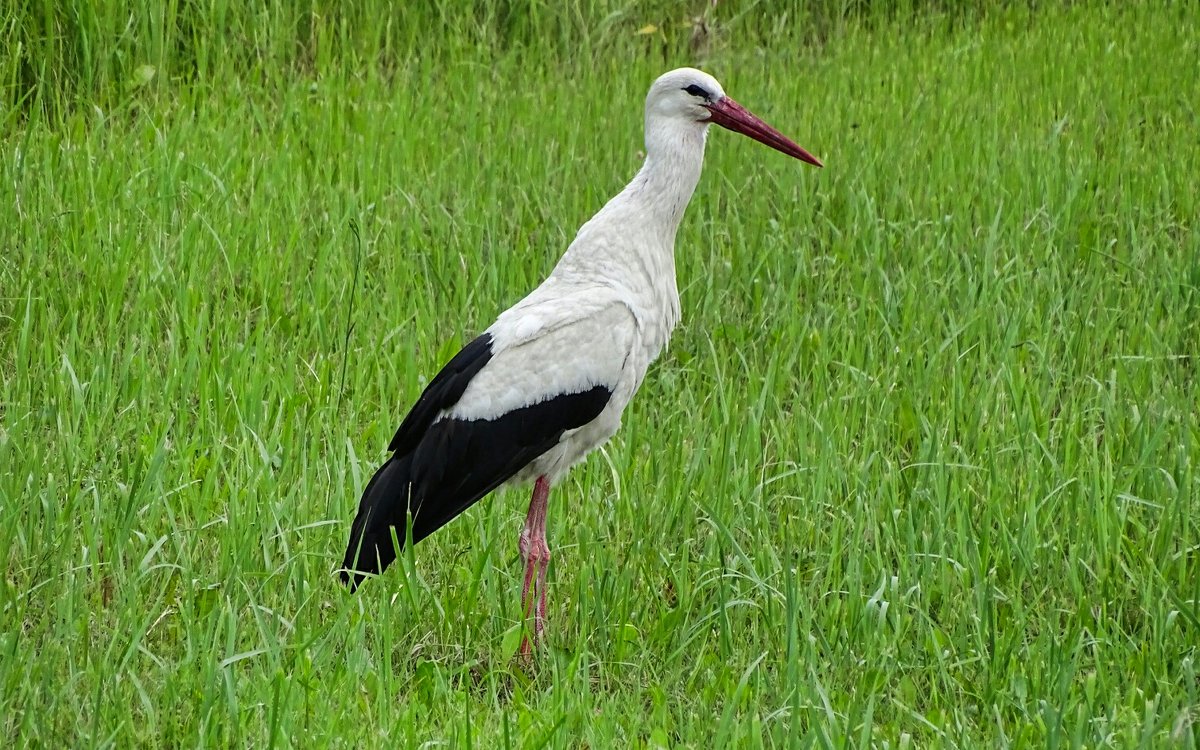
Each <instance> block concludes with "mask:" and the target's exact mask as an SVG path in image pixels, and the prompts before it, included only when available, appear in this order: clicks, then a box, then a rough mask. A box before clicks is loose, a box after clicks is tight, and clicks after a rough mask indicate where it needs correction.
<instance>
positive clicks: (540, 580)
mask: <svg viewBox="0 0 1200 750" xmlns="http://www.w3.org/2000/svg"><path fill="white" fill-rule="evenodd" d="M549 500H550V483H549V482H548V481H546V477H538V478H537V481H536V482H534V483H533V497H532V498H531V499H530V500H529V513H528V515H526V516H525V528H523V529H521V539H520V545H519V546H520V549H521V557H523V558H524V559H525V586H524V587H523V588H522V589H521V611H522V612H523V613H524V615H525V617H527V618H528V617H529V616H530V615H533V642H534V643H537V641H538V639H539V638H540V637H541V635H542V630H543V629H544V628H545V627H546V568H548V567H549V566H550V545H548V544H547V543H546V506H547V504H548V503H549ZM535 569H536V571H535ZM535 572H536V575H537V582H536V583H534V574H535ZM531 584H533V586H534V591H530V585H531ZM535 592H536V594H537V605H536V609H535V606H534V601H533V594H534V593H535ZM532 651H533V649H532V646H531V645H530V643H529V639H528V638H522V639H521V655H522V656H524V657H529V656H530V655H531V654H532Z"/></svg>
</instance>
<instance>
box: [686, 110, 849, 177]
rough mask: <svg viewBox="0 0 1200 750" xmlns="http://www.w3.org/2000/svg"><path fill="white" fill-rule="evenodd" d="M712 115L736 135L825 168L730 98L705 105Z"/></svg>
mask: <svg viewBox="0 0 1200 750" xmlns="http://www.w3.org/2000/svg"><path fill="white" fill-rule="evenodd" d="M704 106H705V107H707V108H708V111H709V112H710V113H711V116H710V117H709V120H710V121H711V122H713V123H714V124H717V125H720V126H721V127H723V128H727V129H729V130H732V131H733V132H735V133H741V134H742V135H748V136H750V137H751V138H753V139H754V140H756V141H758V142H759V143H762V144H765V145H767V146H770V147H771V148H773V149H775V150H776V151H781V152H783V153H785V154H787V155H788V156H791V157H794V158H796V159H799V160H800V161H806V162H808V163H809V164H812V165H813V166H817V167H823V166H825V165H824V164H822V163H821V160H820V159H818V158H817V157H815V156H813V155H812V154H810V153H808V152H807V151H805V150H804V149H802V148H800V147H799V146H798V145H796V143H795V142H793V141H792V140H791V139H789V138H788V137H787V136H785V135H784V134H783V133H780V132H779V131H778V130H776V129H775V128H773V127H771V126H770V125H768V124H766V123H765V122H763V121H762V120H760V119H758V118H757V117H756V116H755V115H754V113H752V112H750V111H749V110H747V109H746V108H745V107H743V106H742V105H740V104H738V103H737V102H735V101H734V100H732V99H730V98H729V97H728V96H727V97H725V98H724V99H721V100H720V101H716V102H713V103H712V104H706V105H704Z"/></svg>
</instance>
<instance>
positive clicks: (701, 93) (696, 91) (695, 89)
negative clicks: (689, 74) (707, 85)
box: [684, 83, 709, 100]
mask: <svg viewBox="0 0 1200 750" xmlns="http://www.w3.org/2000/svg"><path fill="white" fill-rule="evenodd" d="M684 91H686V92H688V93H689V94H691V95H692V96H698V97H700V98H701V99H705V100H707V99H708V98H709V93H708V92H707V91H705V90H704V87H703V86H700V85H698V84H695V83H693V84H692V85H691V86H688V87H687V88H685V89H684Z"/></svg>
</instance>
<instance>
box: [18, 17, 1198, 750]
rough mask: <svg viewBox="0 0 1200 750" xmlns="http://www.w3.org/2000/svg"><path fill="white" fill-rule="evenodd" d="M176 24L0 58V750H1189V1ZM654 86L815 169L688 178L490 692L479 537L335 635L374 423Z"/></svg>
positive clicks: (457, 546) (566, 233) (484, 520)
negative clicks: (527, 613)
mask: <svg viewBox="0 0 1200 750" xmlns="http://www.w3.org/2000/svg"><path fill="white" fill-rule="evenodd" d="M209 4H210V5H211V6H212V8H214V9H220V8H224V11H223V12H222V13H215V11H214V13H215V18H216V20H214V21H213V23H212V28H204V27H202V26H198V25H196V24H195V23H192V21H194V20H195V19H194V17H193V16H194V15H195V14H194V13H193V16H188V17H187V19H185V18H184V12H185V11H186V10H187V8H188V7H189V6H187V5H186V4H185V5H177V4H164V7H167V8H168V9H173V10H170V12H167V13H165V14H164V15H160V16H155V15H154V14H152V13H151V14H143V15H134V16H126V15H123V13H124V12H123V11H119V10H116V9H115V8H116V7H117V4H111V3H107V2H103V3H97V4H96V5H95V7H97V8H102V9H107V10H104V11H103V12H102V11H96V14H97V15H95V17H93V18H91V20H90V21H87V23H84V21H86V20H87V19H84V20H80V19H81V18H83V16H82V15H78V14H77V15H76V16H73V18H75V21H72V23H75V22H77V23H78V24H79V25H78V26H77V27H70V24H69V23H67V22H65V21H64V22H62V24H60V26H53V24H52V21H53V18H54V16H53V12H52V11H51V8H52V7H56V6H52V5H51V4H49V3H47V4H45V7H44V8H43V6H42V5H40V4H34V3H19V4H18V5H19V7H18V9H17V10H9V11H3V12H0V14H7V15H3V24H2V25H3V27H4V28H6V29H8V30H10V31H11V30H13V29H18V28H23V29H25V33H26V36H25V37H20V38H21V39H25V40H26V41H25V42H14V41H13V39H17V38H18V37H12V36H10V38H9V41H8V42H6V44H7V46H6V47H4V48H3V49H5V50H7V53H8V58H7V59H6V60H5V59H0V75H2V76H3V77H4V80H3V81H2V82H0V84H2V85H3V86H4V87H5V88H4V91H5V92H7V93H6V96H5V98H4V100H3V102H2V106H3V107H4V108H5V109H4V110H3V112H2V113H0V114H2V117H3V120H2V123H0V124H2V130H0V135H2V139H3V140H2V148H3V155H2V157H0V198H2V200H0V246H2V248H3V249H2V250H0V551H2V554H3V560H4V563H5V571H6V572H5V575H4V577H3V579H2V581H0V728H2V729H0V736H2V737H3V738H4V739H5V744H6V745H9V746H11V745H14V744H15V745H18V746H41V747H68V746H71V747H106V746H108V747H130V746H144V745H157V746H163V747H173V746H209V747H243V746H296V747H322V746H343V747H372V746H379V747H384V746H386V747H417V746H424V747H439V746H440V747H466V746H475V747H483V748H494V747H522V748H526V747H528V748H532V747H541V746H549V747H589V748H607V747H634V748H637V747H696V748H707V747H739V748H740V747H759V746H771V747H792V746H799V747H810V746H815V747H843V746H854V747H881V748H883V747H886V748H902V747H913V748H917V747H1050V748H1060V747H1062V748H1066V747H1088V748H1095V747H1175V746H1178V747H1190V746H1194V744H1195V743H1196V742H1197V737H1198V735H1200V727H1198V726H1197V723H1196V722H1197V721H1200V665H1198V664H1197V659H1198V657H1200V620H1198V618H1200V478H1198V477H1200V475H1198V474H1197V471H1198V469H1200V416H1198V410H1197V403H1198V402H1200V376H1198V374H1197V366H1198V365H1200V361H1198V357H1200V220H1198V218H1197V216H1198V213H1197V212H1198V210H1200V205H1198V202H1197V197H1196V196H1197V192H1198V191H1197V187H1196V182H1197V175H1198V174H1200V142H1198V140H1197V133H1198V132H1200V112H1198V106H1200V76H1198V75H1197V70H1200V32H1197V30H1196V28H1197V27H1196V22H1195V16H1194V12H1195V9H1194V8H1193V7H1191V6H1190V5H1189V4H1188V3H1159V2H1145V3H1129V4H1119V3H1076V4H1073V5H1072V6H1071V7H1068V8H1059V7H1055V6H1054V4H1052V3H1039V4H1038V5H1042V6H1044V7H1042V8H1041V9H1039V10H1035V11H1031V10H1029V9H1028V8H1027V7H1025V5H1024V4H1016V5H1008V4H1005V5H997V6H995V7H991V8H989V9H987V10H979V11H971V12H966V11H961V10H960V11H958V12H956V13H954V14H953V15H948V12H947V11H945V10H937V9H933V10H927V11H922V12H916V13H912V12H909V11H907V10H905V8H904V7H901V8H898V9H897V8H891V9H888V10H887V11H879V12H867V11H858V12H854V13H848V14H846V15H837V14H836V13H830V14H828V15H823V16H820V17H819V18H818V17H816V16H812V17H806V16H804V15H803V14H801V13H799V12H798V10H797V9H792V11H791V12H790V13H785V12H784V10H783V9H781V8H779V7H774V8H771V7H769V6H767V5H766V4H762V5H758V4H754V3H742V4H737V3H735V4H734V5H732V6H729V5H727V4H719V5H718V6H716V7H712V6H711V5H710V4H709V3H707V2H704V3H695V5H696V7H697V9H696V13H701V12H703V13H705V14H707V16H706V18H705V21H704V23H703V24H702V23H700V22H699V21H697V20H694V19H692V20H688V19H691V17H692V15H693V14H691V12H690V11H689V12H688V13H684V12H682V11H676V12H673V13H672V12H668V11H665V10H662V9H661V8H654V7H650V5H649V4H645V5H634V6H629V7H626V6H622V7H625V10H624V12H622V13H609V12H608V11H609V10H611V8H612V7H617V6H615V5H611V4H609V3H606V2H599V1H597V2H595V3H588V2H579V3H573V4H566V5H564V6H563V7H564V8H567V9H568V10H561V11H559V10H554V11H552V10H551V8H550V6H543V5H540V4H538V3H530V4H529V6H528V8H527V9H526V10H527V11H528V12H527V13H526V14H525V15H521V14H520V12H519V11H513V10H511V8H510V6H509V5H508V4H505V3H500V2H496V3H493V4H488V5H487V6H486V7H489V8H492V9H493V10H496V9H502V10H503V11H504V13H503V14H501V15H502V16H503V17H496V18H492V17H488V18H483V19H482V20H478V19H477V23H476V22H475V21H472V20H471V19H469V18H466V17H460V18H457V19H452V21H453V23H450V22H447V23H448V24H449V25H448V26H446V27H445V29H444V30H443V31H440V32H438V31H432V30H435V29H442V27H441V26H438V25H437V23H436V22H435V21H436V19H432V18H430V17H422V18H404V17H399V18H398V19H397V18H393V19H392V20H391V21H387V20H385V19H381V18H375V19H367V20H366V21H365V22H364V21H363V19H359V22H357V23H355V22H353V20H350V21H346V20H344V19H343V20H339V17H338V16H337V15H336V13H335V12H333V11H326V10H322V9H320V8H316V7H315V6H314V7H313V8H312V9H311V11H310V15H309V16H306V17H307V18H308V19H309V21H310V22H311V23H310V25H309V26H306V27H305V28H304V29H299V28H293V27H292V26H291V25H289V22H288V21H287V19H285V18H282V17H281V16H279V17H277V16H273V15H272V14H271V13H269V12H266V11H263V12H262V13H259V14H257V15H255V14H254V13H253V12H251V11H246V12H245V13H243V14H242V15H237V13H236V12H235V10H234V8H235V6H232V5H230V6H228V7H225V6H224V5H223V4H222V2H220V1H219V0H212V2H211V3H209ZM68 5H69V4H65V5H64V6H63V7H67V6H68ZM400 5H402V6H403V5H404V4H400ZM610 5H611V7H610ZM826 5H830V6H832V5H834V3H827V4H826ZM846 5H847V6H848V7H849V6H855V7H857V6H856V4H853V3H846ZM900 5H904V4H900ZM238 7H240V6H238ZM415 7H419V6H415ZM630 7H631V8H632V10H630ZM822 7H824V6H822ZM950 7H953V6H950ZM60 10H61V8H60ZM193 10H194V7H193ZM426 11H427V12H428V13H432V12H433V11H429V9H428V8H426ZM225 12H227V13H228V17H226V15H225ZM395 12H396V13H397V14H400V16H403V14H404V13H409V12H410V11H406V10H396V11H395ZM411 12H413V13H415V12H416V11H411ZM106 14H107V15H106ZM176 14H177V15H176ZM572 14H576V15H572ZM69 15H70V14H65V15H64V16H63V17H67V16H69ZM189 19H190V20H189ZM314 19H315V20H314ZM60 20H61V19H60ZM184 20H188V21H189V22H188V23H187V24H185V23H184ZM63 24H65V25H63ZM88 24H91V25H90V26H89V25H88ZM422 24H424V25H423V26H422ZM473 24H474V25H473ZM647 24H654V25H656V26H657V27H658V28H657V29H655V30H651V29H648V28H644V27H645V26H646V25H647ZM52 26H53V28H54V29H58V31H55V32H54V33H49V32H46V29H47V28H51V27H52ZM72 28H74V32H72V30H71V29H72ZM39 29H41V31H39ZM80 29H82V31H80ZM422 29H424V31H422ZM639 29H641V30H642V31H645V32H649V33H643V34H638V33H636V32H637V31H638V30H639ZM589 30H594V32H595V33H594V35H592V36H588V32H589ZM301 31H303V32H304V35H305V36H304V39H303V40H301V42H300V43H295V40H294V39H293V38H292V37H293V36H295V35H297V34H300V33H301ZM43 32H45V34H46V35H45V36H43V37H38V34H39V33H43ZM502 32H503V33H502ZM72 33H75V36H74V37H72V36H71V34H72ZM56 34H59V36H55V35H56ZM38 39H41V41H40V42H39V41H38ZM580 39H582V40H585V41H586V43H583V42H580V43H579V46H580V47H581V48H582V50H583V53H582V55H574V56H572V55H571V50H572V49H573V47H574V46H576V44H575V43H576V42H577V41H578V40H580ZM30 40H32V41H30ZM22 44H23V45H24V47H22V48H21V49H18V47H20V45H22ZM30 44H32V45H33V46H32V47H30ZM173 45H174V46H173ZM31 49H32V52H30V50H31ZM180 49H182V50H183V52H177V51H176V52H172V50H180ZM22 50H23V51H22ZM247 50H249V51H247ZM17 53H19V54H17ZM697 63H699V64H702V65H703V67H705V68H706V69H707V70H709V71H710V72H712V73H713V74H715V75H716V76H717V77H718V78H719V79H721V81H722V83H723V84H724V85H725V88H726V90H727V91H729V93H730V94H731V95H732V96H734V97H735V98H737V99H738V100H739V101H741V102H742V103H743V104H745V105H747V106H748V107H749V108H750V109H752V110H754V111H756V112H758V113H759V114H761V115H762V116H763V117H764V118H765V119H767V120H768V121H770V122H772V123H773V124H775V125H776V126H777V127H779V128H780V129H781V130H783V131H784V132H786V133H787V134H789V135H791V136H793V137H794V138H795V139H796V140H797V141H798V142H799V143H800V144H802V145H804V146H805V147H807V148H809V149H810V150H812V151H813V153H815V154H817V155H818V156H820V157H821V158H822V159H824V160H825V162H826V165H827V166H826V169H824V170H814V169H811V168H807V167H803V166H802V165H800V164H798V163H796V162H793V161H791V160H789V159H787V158H785V157H783V156H781V155H779V154H776V153H774V152H771V151H769V150H768V149H765V148H762V147H760V146H758V145H756V144H754V143H752V142H751V141H749V140H747V139H743V138H738V137H736V136H734V135H732V134H729V133H727V132H724V131H720V132H714V133H713V134H712V135H711V137H710V139H709V148H708V161H707V167H706V172H705V176H704V178H703V179H702V181H701V185H700V188H699V189H698V191H697V193H696V196H695V198H694V199H693V202H692V205H691V208H690V209H689V212H688V215H687V217H686V218H685V220H684V224H683V226H682V228H681V230H680V233H679V237H678V242H677V257H678V264H679V279H680V289H681V295H682V299H683V309H684V322H683V324H682V326H681V328H680V329H679V330H678V331H677V333H676V336H675V338H674V340H673V341H672V344H671V347H670V349H669V350H668V352H667V353H666V354H665V355H664V356H663V357H662V359H661V360H660V361H659V362H658V363H657V364H656V365H655V367H654V368H652V370H651V373H650V375H649V377H648V378H647V382H646V384H645V386H644V387H643V388H642V391H641V392H640V393H639V395H638V398H637V399H635V401H634V403H633V405H632V407H631V409H630V411H629V412H628V413H627V414H626V418H625V427H624V428H623V430H622V431H621V432H620V433H619V434H618V436H617V437H616V438H615V439H614V440H613V441H612V442H611V443H610V444H609V445H608V446H607V448H606V449H605V451H604V452H603V453H602V454H597V455H594V456H593V457H592V458H591V459H590V460H589V461H588V462H587V463H586V464H584V465H583V466H581V467H579V468H577V469H576V470H575V471H574V472H573V473H572V474H571V476H570V477H569V478H568V480H567V481H565V482H564V483H563V485H562V486H561V487H560V488H559V489H557V490H556V491H555V492H554V493H553V494H552V495H551V505H550V521H549V529H550V540H551V544H552V546H553V548H554V549H555V555H556V556H555V558H554V562H553V564H552V566H551V569H550V581H551V589H550V626H549V627H550V630H549V648H548V650H547V651H546V652H545V653H544V654H543V658H542V660H541V663H540V665H539V666H538V667H537V668H536V669H533V670H525V669H522V668H520V667H519V665H517V664H516V663H514V661H513V660H512V655H513V652H514V650H515V649H516V646H517V636H519V625H518V620H519V606H518V601H517V600H518V595H519V591H520V584H521V580H520V576H521V573H522V565H521V562H520V560H519V558H518V556H517V547H516V539H517V532H518V530H519V528H520V524H521V519H522V518H523V514H524V510H525V506H526V502H527V499H528V498H527V496H526V494H525V493H524V491H517V490H509V491H505V492H503V493H501V494H499V495H497V496H495V497H494V498H492V499H490V500H489V501H487V502H484V503H481V504H480V505H478V506H476V508H474V509H473V510H472V511H470V512H469V513H468V514H466V515H465V516H464V517H462V518H460V519H458V520H457V521H456V522H455V523H453V524H452V525H451V526H449V527H447V528H446V529H445V530H444V531H442V532H439V534H437V535H435V536H434V537H432V538H431V539H430V540H428V541H427V542H424V543H422V544H421V545H419V546H418V547H416V548H415V549H414V550H413V551H412V553H411V554H410V555H409V556H408V557H407V559H405V560H404V561H403V564H402V565H400V566H399V567H397V568H394V569H393V570H391V571H389V573H388V574H387V575H386V576H385V577H383V578H382V579H380V580H378V581H374V582H372V583H371V584H370V585H368V586H366V587H364V589H363V590H362V591H361V592H360V593H359V594H358V595H356V596H352V595H349V594H348V593H347V592H346V591H345V590H343V589H342V588H341V587H340V586H339V585H338V584H337V582H336V581H335V579H334V578H333V577H332V575H331V572H332V571H333V570H334V568H335V567H336V565H337V564H338V563H339V562H340V556H341V553H342V551H343V545H344V544H345V539H346V535H347V532H348V526H349V520H350V517H351V514H352V511H353V508H354V507H355V505H356V502H357V498H358V495H359V493H360V492H361V489H362V487H363V485H364V483H365V481H366V479H367V478H368V477H369V476H370V472H371V471H372V470H373V469H374V467H375V466H376V465H377V463H378V462H379V460H380V459H381V458H382V457H383V456H384V448H385V446H386V444H387V441H388V440H389V439H390V437H391V434H392V431H393V430H394V429H395V427H396V425H397V423H398V420H399V419H400V418H401V417H402V416H403V414H404V412H405V410H406V409H407V408H408V406H409V405H411V403H412V402H413V400H414V399H415V398H416V396H417V395H418V394H419V392H420V389H421V388H422V386H423V384H424V383H425V382H427V380H428V378H430V377H431V376H432V375H433V373H435V372H436V370H437V368H438V367H439V366H440V365H441V364H442V363H443V362H444V361H445V360H446V359H447V358H448V357H449V356H451V355H452V354H453V353H454V352H455V351H456V350H457V347H459V346H461V345H462V344H463V343H464V342H466V341H468V340H469V339H470V337H472V336H473V335H474V334H475V333H477V332H478V331H480V330H481V329H483V328H484V327H486V326H487V325H488V324H489V323H490V322H491V320H492V318H493V317H494V315H495V314H496V313H498V312H499V311H500V310H502V309H503V308H505V307H507V306H508V305H509V304H511V303H513V302H515V301H516V300H517V299H518V298H520V297H521V296H522V295H524V293H525V292H526V291H527V290H528V289H530V288H531V287H532V286H533V285H535V284H536V283H537V282H538V281H539V280H540V279H541V278H542V277H543V276H544V275H545V274H546V273H547V272H548V271H549V270H550V268H551V267H552V265H553V263H554V261H555V260H556V258H557V256H558V255H559V254H560V253H561V252H562V251H563V249H565V247H566V245H567V243H568V242H569V240H570V238H571V237H572V235H573V233H574V230H575V228H576V227H577V226H578V225H579V224H580V223H582V222H583V221H584V220H586V219H587V218H588V217H589V216H590V215H591V213H592V212H593V211H595V210H596V209H597V208H598V207H599V206H600V205H602V203H603V202H604V201H605V200H606V199H607V198H608V197H609V196H610V195H611V194H613V193H614V192H615V191H617V190H618V189H619V188H620V187H621V186H622V185H624V183H625V181H626V180H627V179H628V178H629V177H630V176H631V175H632V174H633V173H634V171H636V169H637V167H638V165H639V161H640V153H639V149H640V146H641V124H642V121H641V106H642V100H643V97H644V95H645V91H646V88H647V86H648V85H649V83H650V81H651V80H653V78H654V77H655V76H656V75H658V74H659V73H661V72H663V71H665V70H667V69H669V68H672V67H676V66H678V65H683V64H697ZM422 743H425V744H422Z"/></svg>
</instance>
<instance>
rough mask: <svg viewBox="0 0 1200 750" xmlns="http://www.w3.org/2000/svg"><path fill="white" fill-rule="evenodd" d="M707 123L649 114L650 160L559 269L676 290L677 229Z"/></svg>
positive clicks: (582, 232)
mask: <svg viewBox="0 0 1200 750" xmlns="http://www.w3.org/2000/svg"><path fill="white" fill-rule="evenodd" d="M707 131H708V125H707V123H702V122H695V121H687V120H681V119H679V118H668V117H662V116H655V115H652V114H650V113H647V115H646V160H645V162H643V163H642V168H641V169H640V170H638V173H637V174H636V175H635V176H634V178H633V179H632V180H631V181H630V182H629V184H628V185H626V186H625V189H624V190H622V191H621V192H620V193H618V194H617V195H616V196H614V197H613V198H612V199H611V200H609V202H608V203H607V204H605V206H604V208H602V209H600V211H599V212H597V213H596V215H595V216H593V217H592V218H591V220H589V221H588V222H587V223H586V224H584V225H583V226H582V227H580V229H579V234H578V235H577V236H576V238H575V241H574V242H572V243H571V247H570V248H568V250H567V253H566V255H564V256H563V258H562V260H561V261H560V262H559V267H558V268H556V269H555V273H556V274H558V273H566V274H571V272H572V271H576V270H577V271H580V272H582V273H586V274H587V275H588V276H590V277H591V278H593V279H597V280H598V279H599V278H609V279H610V280H612V281H618V282H621V283H625V284H633V285H637V286H643V285H644V286H648V287H651V288H655V289H660V290H666V289H667V287H669V291H670V294H671V295H674V296H676V301H675V304H676V305H677V304H678V299H677V295H675V232H676V230H677V229H678V228H679V222H680V220H681V219H682V218H683V212H684V209H686V208H687V204H688V201H690V200H691V198H692V193H693V192H694V191H695V189H696V183H697V182H698V181H699V180H700V170H701V167H702V166H703V165H704V142H705V138H706V135H707Z"/></svg>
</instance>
